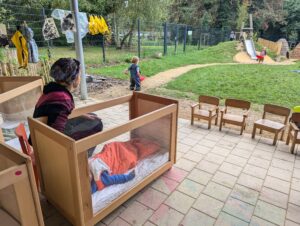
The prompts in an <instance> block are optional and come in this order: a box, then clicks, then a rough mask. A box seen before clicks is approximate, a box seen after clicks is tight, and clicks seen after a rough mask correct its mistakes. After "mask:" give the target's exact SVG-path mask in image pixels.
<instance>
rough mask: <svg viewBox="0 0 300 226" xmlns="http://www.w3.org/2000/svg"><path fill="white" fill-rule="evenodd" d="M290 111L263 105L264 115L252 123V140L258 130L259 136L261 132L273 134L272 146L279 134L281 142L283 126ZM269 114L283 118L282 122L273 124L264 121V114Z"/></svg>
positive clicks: (270, 121) (275, 106)
mask: <svg viewBox="0 0 300 226" xmlns="http://www.w3.org/2000/svg"><path fill="white" fill-rule="evenodd" d="M290 112H291V110H290V109H288V108H285V107H281V106H277V105H272V104H265V105H264V113H263V117H262V119H259V120H257V121H256V122H255V123H254V126H253V131H252V138H255V133H256V129H260V134H262V131H263V130H265V131H268V132H270V133H275V136H274V140H273V145H275V144H276V142H277V139H278V134H279V133H280V132H281V137H280V139H281V140H283V134H284V129H285V126H286V125H287V122H288V117H289V115H290ZM267 113H270V114H273V115H278V116H283V117H284V122H283V123H280V122H275V121H272V120H269V119H266V114H267Z"/></svg>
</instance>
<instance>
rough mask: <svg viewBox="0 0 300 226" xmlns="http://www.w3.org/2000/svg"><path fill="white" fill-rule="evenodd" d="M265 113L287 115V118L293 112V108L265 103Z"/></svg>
mask: <svg viewBox="0 0 300 226" xmlns="http://www.w3.org/2000/svg"><path fill="white" fill-rule="evenodd" d="M265 113H271V114H274V115H280V116H285V117H286V118H288V117H289V115H290V113H291V110H290V109H289V108H286V107H282V106H278V105H273V104H265V105H264V115H265Z"/></svg>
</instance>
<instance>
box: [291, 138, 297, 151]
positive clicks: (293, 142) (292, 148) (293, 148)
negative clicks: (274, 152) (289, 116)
mask: <svg viewBox="0 0 300 226" xmlns="http://www.w3.org/2000/svg"><path fill="white" fill-rule="evenodd" d="M295 146H296V142H295V141H292V146H291V153H292V154H294V150H295Z"/></svg>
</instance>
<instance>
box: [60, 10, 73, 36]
mask: <svg viewBox="0 0 300 226" xmlns="http://www.w3.org/2000/svg"><path fill="white" fill-rule="evenodd" d="M61 29H62V32H63V33H65V32H66V31H72V32H76V25H75V21H74V19H73V14H72V13H69V14H68V15H66V16H65V17H64V18H63V19H62V23H61Z"/></svg>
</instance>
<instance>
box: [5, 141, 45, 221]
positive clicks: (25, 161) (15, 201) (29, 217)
mask: <svg viewBox="0 0 300 226" xmlns="http://www.w3.org/2000/svg"><path fill="white" fill-rule="evenodd" d="M0 225H5V226H17V225H19V226H21V225H22V226H43V225H44V221H43V216H42V211H41V206H40V202H39V197H38V191H37V188H36V184H35V179H34V173H33V169H32V165H31V160H30V158H29V157H27V156H25V155H24V154H22V153H19V152H17V151H15V150H13V149H12V148H10V147H9V146H7V145H6V144H4V143H2V142H0Z"/></svg>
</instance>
